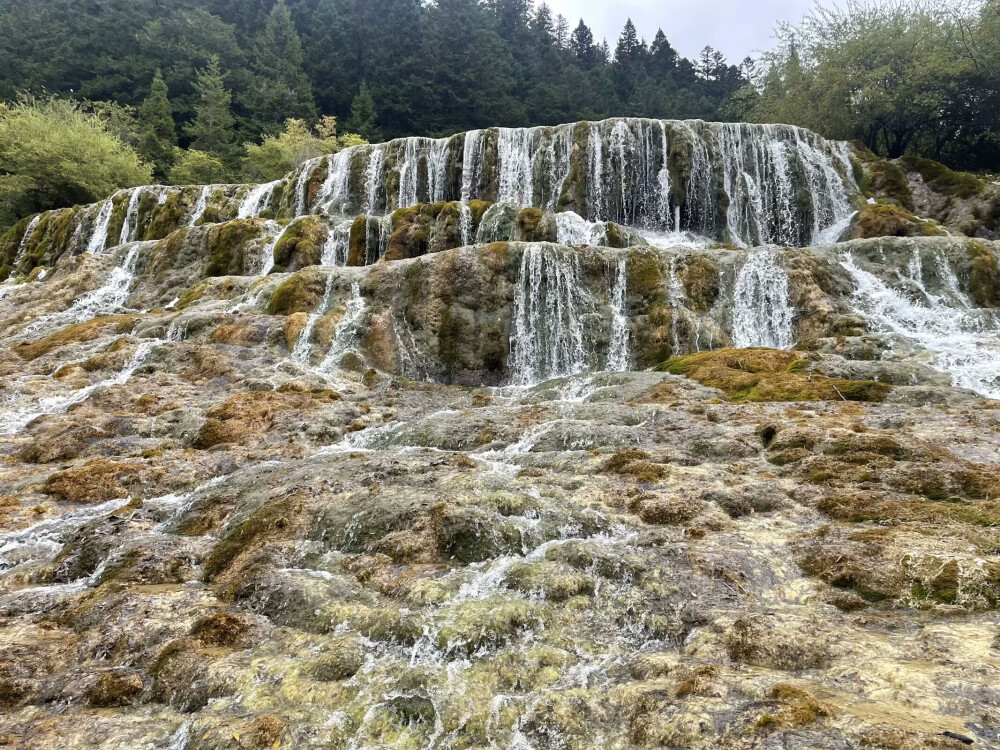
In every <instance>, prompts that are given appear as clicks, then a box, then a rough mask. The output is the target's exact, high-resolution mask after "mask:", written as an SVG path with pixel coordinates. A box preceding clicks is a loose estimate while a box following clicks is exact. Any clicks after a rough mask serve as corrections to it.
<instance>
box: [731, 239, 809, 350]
mask: <svg viewBox="0 0 1000 750" xmlns="http://www.w3.org/2000/svg"><path fill="white" fill-rule="evenodd" d="M793 315H794V311H793V310H792V308H791V307H790V306H789V304H788V273H787V272H786V271H785V269H784V267H783V266H782V265H781V263H780V262H779V259H778V257H777V254H776V253H775V252H774V250H772V249H769V248H760V249H757V250H752V251H751V252H749V253H748V254H747V259H746V262H745V263H744V264H743V267H742V268H740V270H739V273H738V274H737V276H736V285H735V288H734V290H733V324H732V331H733V332H732V339H733V346H735V347H738V348H741V349H742V348H746V347H753V346H765V347H769V348H771V349H788V348H791V346H792V345H793V344H794V343H795V340H794V337H793V334H792V317H793Z"/></svg>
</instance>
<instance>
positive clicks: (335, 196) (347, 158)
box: [316, 148, 356, 214]
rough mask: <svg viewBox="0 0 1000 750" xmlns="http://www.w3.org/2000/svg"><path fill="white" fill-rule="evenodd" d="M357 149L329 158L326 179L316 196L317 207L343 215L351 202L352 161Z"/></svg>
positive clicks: (349, 149) (344, 151)
mask: <svg viewBox="0 0 1000 750" xmlns="http://www.w3.org/2000/svg"><path fill="white" fill-rule="evenodd" d="M355 150H356V149H355V148H348V149H344V150H343V151H340V152H339V153H336V154H334V155H333V156H331V157H329V163H328V164H327V171H326V179H325V180H324V181H323V185H322V186H321V187H320V189H319V194H318V195H317V196H316V203H317V205H321V206H325V207H326V211H327V212H328V213H334V214H342V213H345V212H346V211H347V206H348V203H349V202H350V199H351V195H350V182H351V159H352V158H353V156H354V153H355Z"/></svg>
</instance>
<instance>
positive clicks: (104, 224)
mask: <svg viewBox="0 0 1000 750" xmlns="http://www.w3.org/2000/svg"><path fill="white" fill-rule="evenodd" d="M114 208H115V205H114V196H111V198H108V199H107V200H106V201H104V203H102V204H101V208H100V210H99V211H98V212H97V219H96V221H95V223H94V231H93V232H91V235H90V242H88V243H87V252H88V253H90V254H91V255H100V254H101V253H103V252H104V249H105V246H106V245H107V244H108V226H109V225H110V224H111V213H112V212H113V211H114Z"/></svg>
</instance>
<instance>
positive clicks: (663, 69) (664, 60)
mask: <svg viewBox="0 0 1000 750" xmlns="http://www.w3.org/2000/svg"><path fill="white" fill-rule="evenodd" d="M676 68H677V50H675V49H674V48H673V47H672V46H671V45H670V42H669V41H667V35H666V34H664V33H663V29H657V31H656V36H655V37H654V38H653V44H652V45H651V46H650V48H649V71H650V73H652V74H653V75H657V76H666V75H671V74H672V73H673V72H674V70H675V69H676Z"/></svg>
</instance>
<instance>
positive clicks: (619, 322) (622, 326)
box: [606, 257, 631, 372]
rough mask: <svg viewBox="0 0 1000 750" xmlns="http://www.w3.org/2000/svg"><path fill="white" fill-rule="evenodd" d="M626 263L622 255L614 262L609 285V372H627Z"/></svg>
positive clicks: (629, 358)
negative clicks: (612, 281)
mask: <svg viewBox="0 0 1000 750" xmlns="http://www.w3.org/2000/svg"><path fill="white" fill-rule="evenodd" d="M629 336H630V331H629V315H628V263H627V262H626V259H625V258H624V257H622V258H619V259H618V261H617V263H615V270H614V283H613V284H612V287H611V345H610V347H609V348H608V365H607V368H606V369H607V370H608V371H609V372H627V371H628V369H629V366H630V364H631V363H630V360H631V357H630V355H629Z"/></svg>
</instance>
